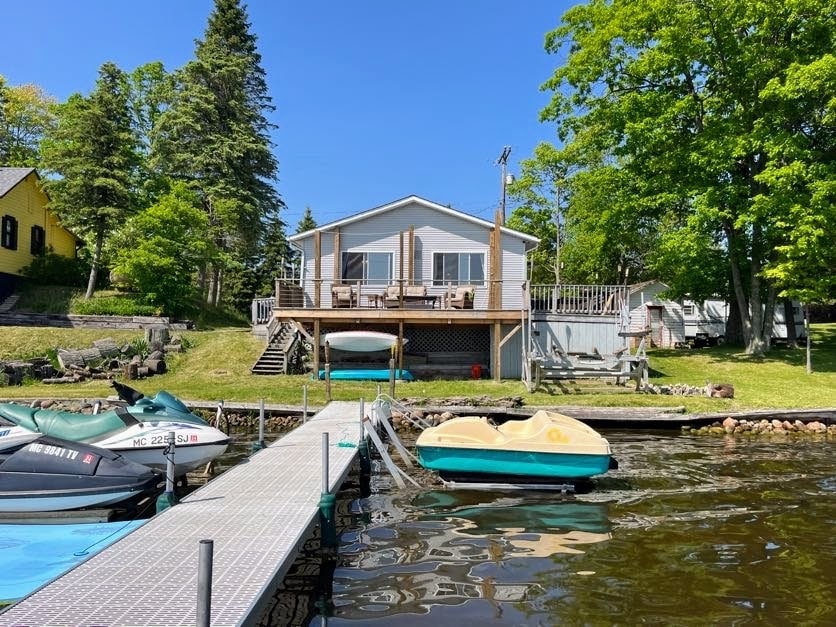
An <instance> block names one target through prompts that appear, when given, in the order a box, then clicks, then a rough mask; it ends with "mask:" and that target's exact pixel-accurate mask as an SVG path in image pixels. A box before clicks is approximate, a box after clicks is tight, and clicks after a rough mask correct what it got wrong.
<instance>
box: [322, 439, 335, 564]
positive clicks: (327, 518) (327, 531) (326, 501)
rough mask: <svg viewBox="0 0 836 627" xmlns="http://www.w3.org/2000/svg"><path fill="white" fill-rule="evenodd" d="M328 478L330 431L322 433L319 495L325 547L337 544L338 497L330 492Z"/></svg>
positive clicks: (333, 546)
mask: <svg viewBox="0 0 836 627" xmlns="http://www.w3.org/2000/svg"><path fill="white" fill-rule="evenodd" d="M328 486H329V480H328V432H327V431H325V432H324V433H323V434H322V495H321V496H320V497H319V524H320V533H321V539H320V544H321V545H322V546H323V547H325V548H335V547H336V546H337V522H336V519H335V514H336V510H337V497H336V496H335V495H333V494H331V493H330V491H329V489H328Z"/></svg>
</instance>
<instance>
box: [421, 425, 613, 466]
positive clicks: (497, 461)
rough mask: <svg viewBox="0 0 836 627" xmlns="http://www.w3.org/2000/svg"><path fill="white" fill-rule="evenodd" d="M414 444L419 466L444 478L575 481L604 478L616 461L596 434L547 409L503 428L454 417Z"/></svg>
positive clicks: (428, 431)
mask: <svg viewBox="0 0 836 627" xmlns="http://www.w3.org/2000/svg"><path fill="white" fill-rule="evenodd" d="M415 446H416V449H417V456H418V461H419V462H420V463H421V465H422V466H423V467H424V468H426V469H428V470H434V471H437V472H438V473H439V474H441V476H442V477H444V478H453V477H455V478H457V479H468V478H469V479H473V480H475V479H479V480H488V481H495V482H504V483H513V482H528V481H532V480H534V481H557V480H570V481H571V480H581V479H588V478H590V477H593V476H595V475H599V474H603V473H605V472H607V470H609V469H610V468H611V467H613V464H614V463H615V460H614V459H613V457H612V451H611V450H610V445H609V442H607V440H606V439H605V438H604V437H602V436H601V435H600V434H599V433H598V432H597V431H595V430H594V429H592V428H591V427H589V426H588V425H586V424H584V423H582V422H580V421H579V420H575V419H574V418H571V417H569V416H565V415H563V414H558V413H555V412H549V411H545V410H541V411H538V412H536V413H535V414H534V415H533V416H532V417H531V418H528V419H526V420H509V421H508V422H505V423H504V424H501V425H499V426H494V425H492V424H491V423H489V422H488V420H487V418H484V417H481V416H463V417H460V418H452V419H450V420H448V421H446V422H443V423H441V424H440V425H438V426H435V427H429V428H427V429H425V430H424V431H423V432H422V433H421V435H420V436H419V437H418V439H417V441H416V444H415Z"/></svg>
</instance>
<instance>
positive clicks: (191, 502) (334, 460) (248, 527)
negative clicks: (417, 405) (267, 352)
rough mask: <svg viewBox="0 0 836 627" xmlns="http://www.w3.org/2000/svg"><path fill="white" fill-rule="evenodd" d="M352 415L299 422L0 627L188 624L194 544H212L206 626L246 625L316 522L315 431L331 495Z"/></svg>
mask: <svg viewBox="0 0 836 627" xmlns="http://www.w3.org/2000/svg"><path fill="white" fill-rule="evenodd" d="M360 418H361V417H360V404H359V403H350V402H333V403H330V404H329V405H328V406H327V407H326V408H325V409H323V410H322V411H321V412H320V413H319V414H317V415H316V416H315V417H314V418H312V419H310V420H308V422H307V423H306V424H304V425H301V426H299V427H297V428H296V429H294V430H293V431H291V432H290V433H288V434H287V435H285V436H284V437H282V438H281V439H280V440H277V441H276V442H274V443H273V444H271V445H270V446H268V447H267V448H265V449H263V450H261V451H259V452H258V453H256V454H255V455H253V456H252V457H250V458H249V459H248V460H247V461H245V462H243V463H240V464H238V465H237V466H235V467H234V468H232V469H230V470H228V471H227V472H225V473H224V474H223V475H221V476H220V477H218V478H217V479H214V480H213V481H211V482H209V483H208V484H206V485H205V486H204V487H202V488H200V489H199V490H197V491H195V492H193V493H192V494H190V495H189V496H187V497H186V498H184V499H183V501H182V502H181V503H180V504H178V505H176V506H174V507H172V508H170V509H168V510H166V511H164V512H162V513H161V514H159V515H157V516H155V517H154V518H152V519H151V520H149V521H148V522H147V523H146V524H145V525H143V526H142V527H140V528H139V529H137V530H136V531H134V532H133V533H131V534H129V535H128V536H126V537H125V538H122V539H121V540H119V541H117V542H116V543H115V544H113V545H112V546H111V547H108V548H107V549H105V550H104V551H102V552H101V553H99V554H98V555H96V556H94V557H93V558H91V559H89V560H88V561H86V562H84V563H82V564H80V565H79V566H77V567H76V568H75V569H73V570H71V571H70V572H68V573H66V574H65V575H63V576H61V577H59V578H58V579H56V580H54V581H53V582H52V583H50V584H48V585H47V586H45V587H43V588H41V589H40V590H38V591H37V592H35V593H33V594H32V595H30V596H29V597H27V598H25V599H23V600H22V601H20V602H18V603H17V604H16V605H13V606H12V607H10V608H9V609H7V610H6V611H5V612H3V613H2V614H0V626H2V625H15V626H21V625H32V626H34V625H37V626H39V627H48V626H56V627H57V626H67V627H75V626H77V625H97V626H110V625H132V626H142V625H153V626H154V627H166V626H169V625H189V626H192V625H195V624H196V619H197V611H196V607H197V575H198V551H199V541H200V540H202V539H211V540H213V541H214V563H213V578H212V579H213V583H212V614H211V624H212V625H213V626H222V625H249V624H254V623H255V622H256V621H258V619H259V617H260V615H261V613H262V612H263V610H264V609H265V606H266V605H267V603H268V602H269V601H270V598H271V597H272V595H273V593H274V591H275V590H276V588H277V587H278V585H279V584H280V583H281V581H282V579H283V577H284V575H285V573H286V571H287V569H288V568H289V567H290V565H291V564H292V563H293V561H294V559H295V557H296V553H297V550H298V548H299V547H300V545H301V544H302V543H303V542H304V541H305V540H306V539H307V538H308V537H309V536H310V534H311V532H312V531H313V528H314V526H315V525H316V524H317V523H318V520H319V499H320V494H321V488H322V477H321V474H322V471H321V469H322V455H321V450H322V435H321V434H322V433H323V432H326V431H327V432H328V433H329V438H330V446H329V479H330V481H329V483H330V490H331V492H334V491H335V490H336V489H337V488H338V487H339V486H340V484H341V483H342V482H343V481H344V480H345V477H346V475H347V474H348V472H349V469H350V467H351V465H352V462H353V461H354V459H355V457H356V455H357V447H356V445H357V443H358V442H359V440H360V433H361V421H360ZM340 444H343V445H342V446H341V445H340ZM346 445H349V446H346Z"/></svg>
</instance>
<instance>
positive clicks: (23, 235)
mask: <svg viewBox="0 0 836 627" xmlns="http://www.w3.org/2000/svg"><path fill="white" fill-rule="evenodd" d="M39 178H40V177H39V176H38V173H37V172H36V171H35V168H3V167H0V298H3V297H5V296H6V295H8V294H9V293H11V292H12V291H13V289H14V286H15V283H16V282H17V278H18V277H19V276H21V270H22V269H23V268H24V267H26V266H27V265H29V264H30V263H31V261H32V260H33V259H34V258H35V257H36V256H37V255H42V254H43V253H44V252H45V251H46V250H47V249H48V248H52V250H53V252H55V253H57V254H59V255H63V256H64V257H70V258H72V257H75V255H76V243H77V242H78V238H77V237H76V236H75V235H73V234H72V233H70V232H69V231H68V230H67V229H65V228H64V227H62V226H61V225H60V224H59V223H58V218H57V217H56V216H55V214H54V213H52V212H51V211H50V210H48V209H47V208H46V205H47V202H48V201H49V199H48V198H47V195H46V194H45V193H44V192H43V190H41V188H40V185H38V180H39Z"/></svg>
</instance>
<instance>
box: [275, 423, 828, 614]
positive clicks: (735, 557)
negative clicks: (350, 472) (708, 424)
mask: <svg viewBox="0 0 836 627" xmlns="http://www.w3.org/2000/svg"><path fill="white" fill-rule="evenodd" d="M603 433H604V435H605V436H606V437H607V438H608V439H609V440H610V444H611V446H612V449H613V451H614V453H615V456H616V457H617V459H618V461H619V464H620V466H619V468H618V469H617V470H614V471H610V472H609V473H607V474H606V475H604V476H602V477H600V478H598V479H596V480H595V481H594V482H593V484H592V486H591V489H589V490H588V491H586V492H584V493H581V494H576V495H561V494H555V493H549V492H530V491H526V492H516V491H505V492H484V491H473V490H443V489H436V488H433V489H424V490H416V489H414V488H413V489H410V490H408V491H403V490H399V489H398V488H397V487H395V486H394V484H393V482H392V481H391V479H390V478H389V477H388V476H387V475H386V474H385V470H381V469H380V468H379V467H378V466H379V465H378V464H375V467H374V469H373V475H372V478H371V495H370V496H368V497H367V498H361V497H360V493H359V491H358V486H357V485H356V484H354V483H352V484H349V485H348V486H347V487H346V489H345V490H344V491H343V492H341V494H340V496H339V499H340V501H339V509H340V512H341V516H340V519H339V522H340V523H341V525H342V528H341V530H340V531H341V533H340V539H339V542H340V546H339V549H338V553H337V555H336V557H335V558H333V559H330V558H327V559H323V558H322V557H321V556H320V554H319V553H318V552H317V551H316V548H315V546H314V545H308V547H307V548H306V550H305V551H303V555H302V557H301V558H300V560H299V561H298V562H297V564H296V567H295V568H294V570H293V571H292V572H291V574H290V575H289V576H288V578H287V579H286V581H285V587H284V589H283V590H282V591H281V592H280V593H279V594H278V595H277V597H276V602H275V604H274V607H273V608H272V610H271V613H269V614H268V615H267V616H266V617H265V619H264V621H263V622H262V624H264V625H268V624H300V625H308V624H310V625H320V624H323V623H327V624H329V625H349V624H351V625H398V626H399V627H401V626H408V625H459V624H466V623H472V624H478V625H526V626H530V625H614V624H619V625H634V624H640V623H641V624H651V625H685V624H687V625H709V624H710V625H834V624H836V603H834V602H833V597H834V593H836V582H835V581H836V580H835V579H834V575H836V534H834V531H836V524H834V523H836V494H834V493H835V492H836V443H834V441H833V440H832V439H831V440H825V439H824V438H823V437H822V438H818V439H814V438H813V437H812V436H810V437H806V438H805V439H799V440H789V439H787V440H777V439H767V438H766V437H761V438H759V439H743V438H740V437H711V436H691V435H687V436H684V435H680V434H679V433H678V432H670V431H668V432H665V431H662V432H647V431H645V432H624V431H609V432H608V431H605V432H603Z"/></svg>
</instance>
